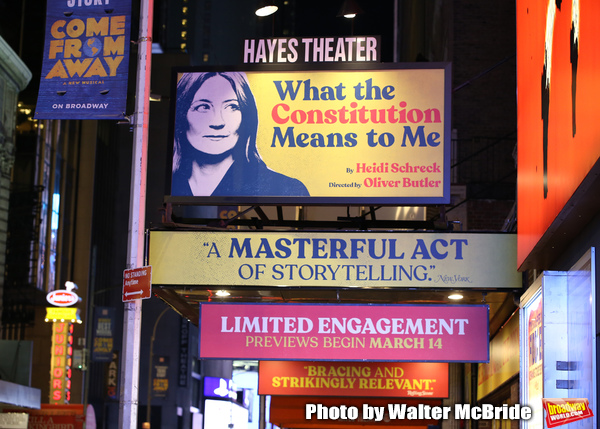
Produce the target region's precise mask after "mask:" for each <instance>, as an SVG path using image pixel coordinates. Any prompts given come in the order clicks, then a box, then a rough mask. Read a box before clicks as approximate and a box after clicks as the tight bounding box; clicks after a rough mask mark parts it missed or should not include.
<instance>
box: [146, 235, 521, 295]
mask: <svg viewBox="0 0 600 429" xmlns="http://www.w3.org/2000/svg"><path fill="white" fill-rule="evenodd" d="M516 245H517V241H516V235H515V234H469V233H466V234H465V233H404V232H401V233H389V232H386V233H370V232H369V233H360V232H359V233H355V232H335V233H334V232H306V233H305V232H266V233H265V232H238V231H151V232H150V249H149V260H150V262H151V263H152V266H153V276H152V282H153V284H156V285H190V286H198V285H227V286H232V285H235V286H240V287H244V286H273V287H276V286H277V287H278V286H311V287H357V286H360V287H371V288H375V287H386V288H387V287H435V288H477V287H485V288H489V287H497V288H521V287H522V276H521V273H519V272H517V267H516V263H515V259H516Z"/></svg>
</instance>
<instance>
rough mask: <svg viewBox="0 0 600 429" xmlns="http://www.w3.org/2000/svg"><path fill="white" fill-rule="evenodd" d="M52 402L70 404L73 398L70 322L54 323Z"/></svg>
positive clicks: (51, 352)
mask: <svg viewBox="0 0 600 429" xmlns="http://www.w3.org/2000/svg"><path fill="white" fill-rule="evenodd" d="M50 355H51V358H50V359H51V360H50V398H49V403H51V404H68V403H69V401H70V400H71V362H72V356H73V325H72V324H71V323H70V322H54V323H53V324H52V348H51V351H50Z"/></svg>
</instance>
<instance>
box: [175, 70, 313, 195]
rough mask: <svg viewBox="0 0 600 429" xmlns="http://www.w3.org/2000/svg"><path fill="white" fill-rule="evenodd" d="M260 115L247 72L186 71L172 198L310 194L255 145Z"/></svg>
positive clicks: (177, 120)
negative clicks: (268, 163) (274, 167)
mask: <svg viewBox="0 0 600 429" xmlns="http://www.w3.org/2000/svg"><path fill="white" fill-rule="evenodd" d="M257 132H258V111H257V107H256V101H255V100H254V95H253V94H252V91H251V89H250V85H249V84H248V80H247V78H246V75H245V74H244V73H239V72H204V73H184V74H183V76H182V77H181V79H180V80H179V82H178V83H177V104H176V108H175V141H174V146H173V180H172V182H171V195H193V196H308V195H309V194H308V190H307V189H306V187H305V186H304V184H302V182H300V181H299V180H297V179H293V178H291V177H288V176H285V175H283V174H280V173H277V172H275V171H273V170H271V169H269V168H268V167H267V166H266V164H265V163H264V161H263V160H262V158H261V157H260V154H259V153H258V149H257V147H256V135H257Z"/></svg>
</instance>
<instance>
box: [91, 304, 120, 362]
mask: <svg viewBox="0 0 600 429" xmlns="http://www.w3.org/2000/svg"><path fill="white" fill-rule="evenodd" d="M114 328H115V309H114V308H113V307H96V308H95V309H94V327H93V334H94V342H93V344H92V361H93V362H110V361H111V360H112V358H113V347H114V335H113V330H114Z"/></svg>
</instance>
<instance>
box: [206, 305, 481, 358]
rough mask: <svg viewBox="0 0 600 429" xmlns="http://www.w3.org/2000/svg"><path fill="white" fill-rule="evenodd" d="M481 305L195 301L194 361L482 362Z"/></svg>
mask: <svg viewBox="0 0 600 429" xmlns="http://www.w3.org/2000/svg"><path fill="white" fill-rule="evenodd" d="M488 320H489V307H488V306H487V305H344V304H220V303H202V304H200V320H199V327H200V341H199V357H200V358H201V359H210V358H214V359H263V360H323V361H329V360H334V361H335V360H344V361H348V360H373V361H404V362H406V361H420V362H488V361H489V341H488V340H489V338H488Z"/></svg>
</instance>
